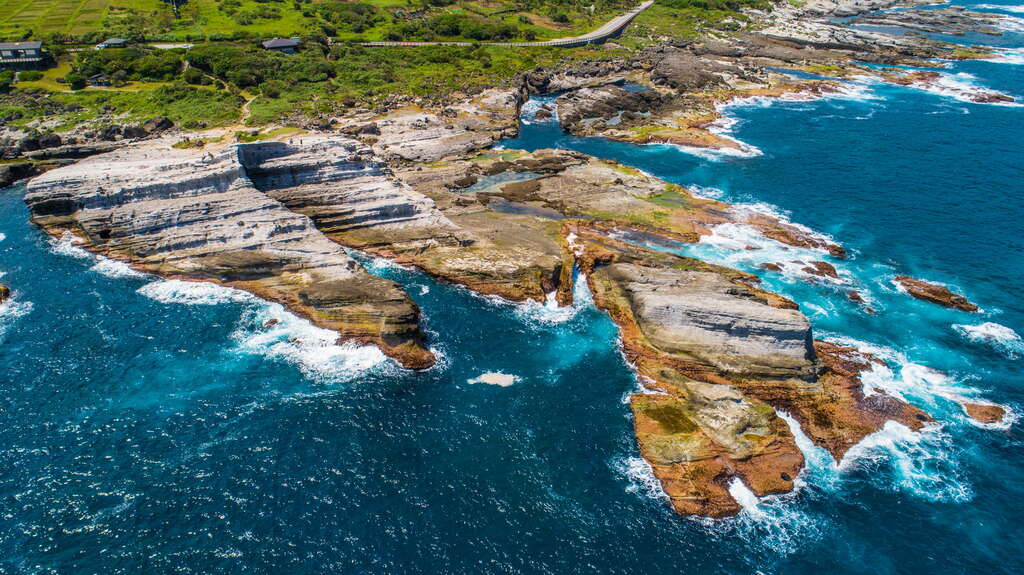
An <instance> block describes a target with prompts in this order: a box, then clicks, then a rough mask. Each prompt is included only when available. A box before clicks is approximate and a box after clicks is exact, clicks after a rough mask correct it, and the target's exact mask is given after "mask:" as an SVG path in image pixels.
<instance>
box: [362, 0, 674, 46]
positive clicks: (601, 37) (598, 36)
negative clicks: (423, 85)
mask: <svg viewBox="0 0 1024 575" xmlns="http://www.w3.org/2000/svg"><path fill="white" fill-rule="evenodd" d="M651 4H654V0H647V1H646V2H644V3H643V4H641V5H639V6H637V7H636V8H634V9H632V10H630V11H629V12H626V13H625V14H622V15H619V16H616V17H615V18H612V19H611V20H609V21H608V22H607V23H605V25H604V26H601V27H600V28H598V29H597V30H594V31H593V32H588V33H586V34H584V35H582V36H573V37H572V38H558V39H555V40H545V41H543V42H361V44H362V45H363V46H473V45H474V44H477V43H479V44H487V45H490V46H514V47H532V46H560V47H564V48H570V47H574V46H585V45H587V44H600V43H601V42H604V41H605V40H607V39H608V38H612V37H614V36H617V35H618V34H619V33H620V32H622V29H623V28H625V27H626V26H627V25H629V23H630V22H632V21H633V18H636V15H637V14H639V13H641V12H643V11H644V10H646V9H647V8H648V7H649V6H650V5H651Z"/></svg>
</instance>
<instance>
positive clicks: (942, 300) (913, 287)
mask: <svg viewBox="0 0 1024 575" xmlns="http://www.w3.org/2000/svg"><path fill="white" fill-rule="evenodd" d="M894 281H895V282H896V284H897V285H898V286H899V287H901V288H902V289H904V290H905V291H906V292H907V293H908V294H910V295H911V296H913V297H915V298H917V299H919V300H921V301H926V302H929V303H933V304H936V305H940V306H942V307H948V308H951V309H958V310H960V311H966V312H969V313H977V312H978V311H979V308H978V306H976V305H974V304H973V303H971V302H970V301H969V300H968V299H967V298H966V297H964V296H962V295H960V294H956V293H953V292H952V291H950V289H949V288H947V287H946V286H943V285H940V284H937V283H932V282H928V281H925V280H920V279H915V278H912V277H910V276H896V278H895V280H894Z"/></svg>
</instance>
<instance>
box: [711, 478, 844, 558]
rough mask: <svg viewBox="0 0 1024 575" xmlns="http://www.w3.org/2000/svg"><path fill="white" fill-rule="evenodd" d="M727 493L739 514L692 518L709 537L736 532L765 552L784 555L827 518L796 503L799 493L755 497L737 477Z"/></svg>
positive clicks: (815, 533) (811, 537)
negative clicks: (818, 515) (735, 503)
mask: <svg viewBox="0 0 1024 575" xmlns="http://www.w3.org/2000/svg"><path fill="white" fill-rule="evenodd" d="M729 494H730V495H732V497H733V499H735V500H736V501H737V502H738V503H739V504H740V506H741V508H742V509H741V511H740V514H739V516H737V517H734V518H730V519H726V520H724V521H723V520H714V519H706V518H697V517H695V518H693V519H692V520H693V521H694V522H695V523H698V524H700V525H701V526H702V527H703V528H704V529H705V531H706V532H707V533H708V534H709V535H710V536H712V537H720V536H739V537H741V538H742V539H744V540H745V541H746V542H747V543H748V544H750V545H752V546H754V547H756V548H759V549H761V550H763V551H765V552H770V553H773V554H778V555H788V554H790V553H793V552H794V551H796V550H798V549H799V548H801V547H802V546H806V545H809V544H813V542H814V541H815V540H817V539H818V538H819V537H820V536H821V534H822V528H823V526H824V525H826V524H827V520H826V519H825V518H822V517H814V516H812V515H810V514H808V512H807V511H806V510H805V509H804V508H802V507H801V506H800V505H798V503H797V500H798V499H799V498H800V495H799V494H798V493H796V492H794V493H788V494H785V495H770V496H767V497H761V498H758V497H757V496H756V495H754V493H753V492H752V491H751V490H750V489H749V488H748V487H747V486H746V485H745V484H744V483H743V481H742V480H740V479H739V478H733V479H732V481H730V483H729Z"/></svg>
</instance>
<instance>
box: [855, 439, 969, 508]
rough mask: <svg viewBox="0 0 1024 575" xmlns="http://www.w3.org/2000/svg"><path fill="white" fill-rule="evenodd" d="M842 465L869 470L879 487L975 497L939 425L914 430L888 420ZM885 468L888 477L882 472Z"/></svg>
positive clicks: (949, 498) (936, 496) (926, 495)
mask: <svg viewBox="0 0 1024 575" xmlns="http://www.w3.org/2000/svg"><path fill="white" fill-rule="evenodd" d="M839 468H840V469H841V470H843V471H849V470H852V469H860V470H863V471H866V472H867V475H868V477H870V478H871V480H872V481H873V482H874V483H876V484H877V485H879V487H882V488H884V489H898V490H900V491H904V492H907V493H910V494H912V495H914V496H916V497H920V498H922V499H927V500H929V501H944V502H965V501H970V500H971V498H972V497H973V491H972V489H971V486H970V484H969V483H968V482H967V480H966V479H965V478H963V477H962V472H961V470H960V466H959V462H958V461H957V458H956V455H955V454H954V452H953V447H952V442H951V438H950V436H949V435H948V434H946V433H945V432H943V431H942V429H941V428H940V427H939V426H938V425H931V426H928V427H926V428H924V429H923V430H922V431H921V432H915V431H912V430H911V429H910V428H908V427H907V426H905V425H902V424H900V423H897V422H895V421H888V422H886V424H885V425H884V426H883V427H882V429H880V430H878V431H876V432H874V433H872V434H871V435H868V436H867V437H865V438H864V439H863V440H862V441H861V442H860V443H858V444H857V445H855V446H853V447H852V448H851V449H850V450H849V451H848V452H847V453H846V456H845V457H844V458H843V460H842V461H841V462H840V463H839ZM885 468H888V470H889V476H888V477H885V476H884V474H883V473H879V472H880V471H882V470H883V469H885Z"/></svg>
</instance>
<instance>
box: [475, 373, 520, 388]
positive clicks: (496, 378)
mask: <svg viewBox="0 0 1024 575" xmlns="http://www.w3.org/2000/svg"><path fill="white" fill-rule="evenodd" d="M466 383H469V384H477V383H484V384H487V385H496V386H498V387H511V386H512V385H514V384H516V383H519V376H517V375H511V374H508V373H503V372H500V371H488V372H486V373H481V374H480V375H478V376H476V377H474V378H472V379H467V380H466Z"/></svg>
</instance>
